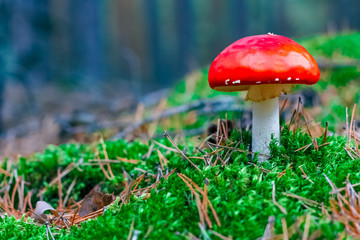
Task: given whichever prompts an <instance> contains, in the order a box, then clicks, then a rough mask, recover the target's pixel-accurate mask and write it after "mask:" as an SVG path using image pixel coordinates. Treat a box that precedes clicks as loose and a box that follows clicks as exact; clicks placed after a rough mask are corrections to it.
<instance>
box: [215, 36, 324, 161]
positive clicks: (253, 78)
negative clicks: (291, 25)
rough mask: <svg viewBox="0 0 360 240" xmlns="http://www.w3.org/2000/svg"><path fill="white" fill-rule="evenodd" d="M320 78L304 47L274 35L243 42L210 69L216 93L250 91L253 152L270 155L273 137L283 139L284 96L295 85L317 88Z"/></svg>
mask: <svg viewBox="0 0 360 240" xmlns="http://www.w3.org/2000/svg"><path fill="white" fill-rule="evenodd" d="M319 78H320V70H319V67H318V65H317V63H316V61H315V60H314V58H313V57H312V56H311V55H310V54H309V53H308V51H306V49H305V48H304V47H302V46H301V45H299V44H298V43H296V42H295V41H293V40H291V39H289V38H287V37H284V36H280V35H275V34H271V33H268V34H265V35H257V36H250V37H245V38H242V39H239V40H238V41H236V42H234V43H233V44H231V45H230V46H228V47H227V48H225V49H224V50H223V51H222V52H221V53H220V54H219V55H218V56H217V57H216V58H215V60H214V61H213V63H212V64H211V66H210V69H209V85H210V87H211V88H212V89H214V90H217V91H224V92H233V91H248V92H247V96H246V98H245V100H250V101H252V102H253V124H252V151H253V152H260V153H262V154H266V155H268V154H269V153H270V150H269V147H268V146H269V143H270V141H271V135H273V137H274V138H277V139H279V138H280V124H279V96H280V94H281V93H284V94H286V93H288V92H289V91H290V90H291V89H292V87H293V86H294V85H295V84H308V85H310V84H315V83H316V82H317V81H318V80H319ZM262 159H263V158H262Z"/></svg>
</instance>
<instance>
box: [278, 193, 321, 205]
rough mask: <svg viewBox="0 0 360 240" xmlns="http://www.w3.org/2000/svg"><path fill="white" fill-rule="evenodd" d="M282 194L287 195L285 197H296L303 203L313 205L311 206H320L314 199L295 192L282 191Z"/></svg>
mask: <svg viewBox="0 0 360 240" xmlns="http://www.w3.org/2000/svg"><path fill="white" fill-rule="evenodd" d="M282 194H283V195H285V196H287V197H292V198H296V199H298V200H300V201H302V202H304V203H307V204H309V205H313V206H320V205H321V204H320V203H318V202H316V201H314V200H311V199H307V198H304V197H300V196H298V195H296V194H293V193H282Z"/></svg>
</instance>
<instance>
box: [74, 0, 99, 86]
mask: <svg viewBox="0 0 360 240" xmlns="http://www.w3.org/2000/svg"><path fill="white" fill-rule="evenodd" d="M102 4H103V1H94V0H71V1H69V7H70V16H69V17H70V19H71V22H70V24H71V25H70V29H71V33H70V34H71V43H72V46H71V54H72V65H73V66H74V67H73V70H74V71H75V74H76V75H77V76H78V77H79V79H80V81H82V84H81V86H82V87H84V88H85V89H91V90H96V92H98V91H99V90H100V89H101V86H103V84H102V81H103V80H104V67H105V64H104V55H103V52H104V48H103V44H104V43H103V39H104V38H103V32H102V29H103V28H102V22H101V7H102ZM99 87H100V88H99Z"/></svg>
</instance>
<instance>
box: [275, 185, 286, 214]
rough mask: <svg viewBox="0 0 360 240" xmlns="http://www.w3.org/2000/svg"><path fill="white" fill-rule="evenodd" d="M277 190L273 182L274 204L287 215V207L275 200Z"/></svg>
mask: <svg viewBox="0 0 360 240" xmlns="http://www.w3.org/2000/svg"><path fill="white" fill-rule="evenodd" d="M275 190H276V189H275V183H274V182H273V189H272V201H273V203H274V205H275V206H277V207H278V208H279V209H280V211H281V212H282V213H284V214H285V215H287V211H286V209H285V208H284V207H283V206H281V205H280V204H279V203H278V202H276V200H275Z"/></svg>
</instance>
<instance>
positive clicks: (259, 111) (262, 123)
mask: <svg viewBox="0 0 360 240" xmlns="http://www.w3.org/2000/svg"><path fill="white" fill-rule="evenodd" d="M252 116H253V117H252V118H253V119H252V122H253V125H252V151H253V152H260V153H261V154H265V155H269V154H270V149H269V143H270V141H271V135H273V136H274V138H277V139H280V124H279V98H273V99H269V100H265V101H261V102H253V114H252ZM259 159H260V160H265V159H266V158H264V157H260V158H259Z"/></svg>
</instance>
